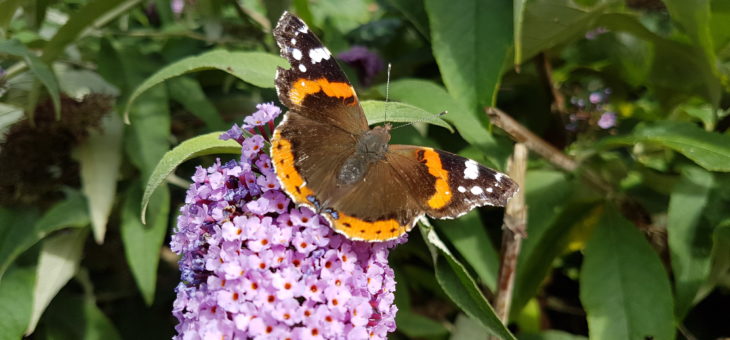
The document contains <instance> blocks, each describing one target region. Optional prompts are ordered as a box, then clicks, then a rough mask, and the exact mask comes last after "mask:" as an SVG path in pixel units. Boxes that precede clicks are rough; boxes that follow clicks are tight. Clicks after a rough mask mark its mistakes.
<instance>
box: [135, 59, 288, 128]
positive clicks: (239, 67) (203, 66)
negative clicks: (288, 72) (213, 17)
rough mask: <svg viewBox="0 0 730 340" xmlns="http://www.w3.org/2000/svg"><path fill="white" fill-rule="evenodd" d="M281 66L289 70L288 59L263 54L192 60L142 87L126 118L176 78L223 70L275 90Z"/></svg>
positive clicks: (174, 65) (170, 68) (166, 69)
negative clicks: (150, 92) (152, 90)
mask: <svg viewBox="0 0 730 340" xmlns="http://www.w3.org/2000/svg"><path fill="white" fill-rule="evenodd" d="M277 66H282V67H285V66H286V62H285V61H284V59H282V58H280V57H278V56H275V55H273V54H268V53H262V52H229V51H225V50H215V51H211V52H207V53H204V54H201V55H199V56H194V57H188V58H185V59H182V60H179V61H176V62H174V63H172V64H169V65H167V66H165V67H164V68H162V69H161V70H159V71H157V73H155V74H153V75H152V76H150V77H149V78H147V79H146V80H145V81H144V82H143V83H142V84H140V85H139V86H138V87H137V88H136V89H135V90H134V92H132V95H130V97H129V100H128V101H127V104H126V109H125V110H124V112H125V117H126V116H127V115H128V112H129V108H130V106H131V105H132V103H134V101H135V100H136V99H137V97H139V95H140V94H142V93H144V92H145V91H147V90H148V89H150V88H152V87H153V86H155V85H157V84H159V83H162V82H164V81H165V80H167V79H170V78H172V77H177V76H180V75H183V74H186V73H190V72H197V71H203V70H214V69H216V70H221V71H224V72H227V73H230V74H231V75H233V76H235V77H236V78H238V79H240V80H243V81H245V82H247V83H250V84H252V85H255V86H258V87H265V88H272V87H274V75H275V73H276V67H277Z"/></svg>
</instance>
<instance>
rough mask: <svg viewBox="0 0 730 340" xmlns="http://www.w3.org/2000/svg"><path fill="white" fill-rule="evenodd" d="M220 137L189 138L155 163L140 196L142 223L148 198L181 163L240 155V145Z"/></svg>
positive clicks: (215, 135)
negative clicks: (194, 159)
mask: <svg viewBox="0 0 730 340" xmlns="http://www.w3.org/2000/svg"><path fill="white" fill-rule="evenodd" d="M220 135H221V132H211V133H208V134H205V135H202V136H198V137H193V138H190V139H188V140H186V141H184V142H182V143H180V145H178V146H176V147H175V148H173V149H172V150H170V151H168V152H167V153H166V154H165V155H164V156H163V157H162V159H160V162H159V163H157V166H156V167H155V169H154V171H153V172H152V175H151V176H150V177H149V180H148V181H147V186H146V187H145V189H144V196H142V210H141V216H142V223H146V222H145V211H146V210H147V204H148V203H149V201H150V197H151V196H152V194H153V193H154V192H155V190H156V189H157V187H159V186H160V185H161V184H162V183H163V182H164V181H165V178H167V176H168V175H170V174H171V173H172V172H173V171H175V168H177V166H178V165H180V164H181V163H182V162H185V161H186V160H188V159H191V158H195V157H200V156H204V155H212V154H240V153H241V145H239V144H238V143H236V141H233V140H226V141H224V140H221V139H220V138H219V136H220Z"/></svg>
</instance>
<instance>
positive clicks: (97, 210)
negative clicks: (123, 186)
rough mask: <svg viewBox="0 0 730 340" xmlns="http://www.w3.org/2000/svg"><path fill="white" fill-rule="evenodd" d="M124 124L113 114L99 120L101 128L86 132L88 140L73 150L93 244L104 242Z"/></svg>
mask: <svg viewBox="0 0 730 340" xmlns="http://www.w3.org/2000/svg"><path fill="white" fill-rule="evenodd" d="M123 130H124V125H123V123H122V119H121V118H120V117H119V116H118V115H117V114H116V112H109V113H108V114H107V115H105V116H104V117H103V118H102V122H101V129H100V130H97V129H92V130H91V131H89V137H88V138H87V139H86V140H85V141H84V143H83V144H81V145H79V146H78V148H77V150H76V151H77V158H78V161H79V167H80V176H81V187H82V190H83V192H84V195H85V196H86V198H87V200H86V202H87V203H88V204H89V213H90V214H91V227H92V230H93V231H94V239H95V240H96V243H99V244H102V243H104V235H105V234H106V225H107V222H108V221H109V214H110V213H111V210H112V207H113V205H114V197H115V195H116V193H117V177H118V176H119V166H120V165H121V163H122V133H123Z"/></svg>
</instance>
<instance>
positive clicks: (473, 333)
mask: <svg viewBox="0 0 730 340" xmlns="http://www.w3.org/2000/svg"><path fill="white" fill-rule="evenodd" d="M398 326H399V327H400V325H398ZM489 338H490V337H489V334H487V333H485V332H484V327H482V325H481V324H480V323H479V322H478V321H476V320H474V319H472V318H470V317H468V316H466V315H464V314H459V315H457V316H456V322H454V330H453V331H452V332H451V337H450V338H449V339H451V340H460V339H470V340H487V339H489Z"/></svg>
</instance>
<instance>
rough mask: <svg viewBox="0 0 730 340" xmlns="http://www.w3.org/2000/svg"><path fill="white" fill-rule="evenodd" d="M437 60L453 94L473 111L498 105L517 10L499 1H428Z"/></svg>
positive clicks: (433, 45)
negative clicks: (499, 90)
mask: <svg viewBox="0 0 730 340" xmlns="http://www.w3.org/2000/svg"><path fill="white" fill-rule="evenodd" d="M426 11H427V12H428V18H429V21H430V24H431V40H432V49H433V54H434V57H436V62H437V63H438V65H439V70H440V71H441V77H442V79H443V81H444V84H445V85H446V88H447V89H448V90H449V93H450V94H451V95H452V96H453V97H454V98H456V99H457V100H458V101H459V102H461V103H463V104H464V105H466V107H468V108H469V109H471V110H474V109H479V108H482V107H485V106H494V103H495V100H496V93H497V86H498V84H499V79H500V76H501V75H502V67H503V65H504V64H505V60H506V58H507V53H508V51H509V48H510V47H511V45H512V6H511V4H510V3H508V2H506V1H500V0H490V1H485V0H462V1H456V2H455V1H451V0H426Z"/></svg>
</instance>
